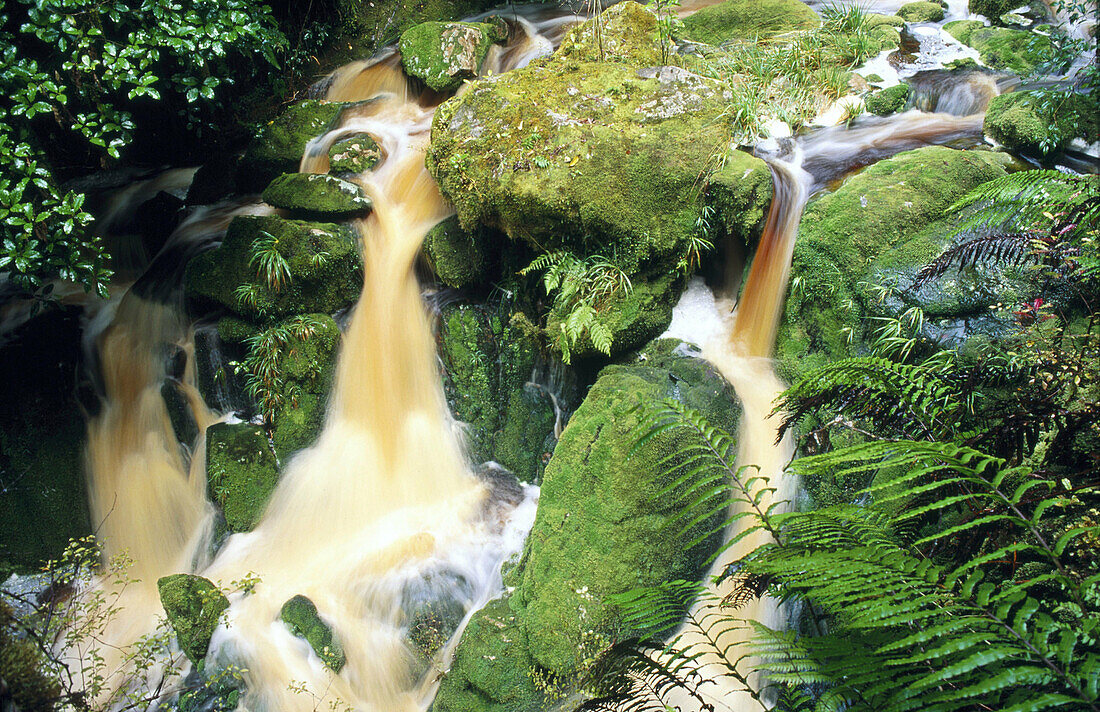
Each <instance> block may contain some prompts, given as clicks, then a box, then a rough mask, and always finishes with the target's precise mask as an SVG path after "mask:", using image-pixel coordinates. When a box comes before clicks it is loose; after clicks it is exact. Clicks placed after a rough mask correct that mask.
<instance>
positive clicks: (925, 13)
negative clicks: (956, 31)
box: [898, 2, 944, 22]
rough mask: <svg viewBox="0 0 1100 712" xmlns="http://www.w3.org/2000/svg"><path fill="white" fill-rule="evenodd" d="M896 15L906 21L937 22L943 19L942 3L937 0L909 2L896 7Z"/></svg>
mask: <svg viewBox="0 0 1100 712" xmlns="http://www.w3.org/2000/svg"><path fill="white" fill-rule="evenodd" d="M898 17H900V18H901V19H903V20H905V21H906V22H939V21H941V20H943V17H944V12H943V5H940V4H939V3H938V2H910V3H906V4H905V5H902V6H901V7H900V8H898Z"/></svg>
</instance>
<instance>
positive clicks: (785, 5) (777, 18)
mask: <svg viewBox="0 0 1100 712" xmlns="http://www.w3.org/2000/svg"><path fill="white" fill-rule="evenodd" d="M820 24H821V18H820V17H818V15H817V13H816V12H814V11H813V10H812V9H810V7H809V6H808V5H805V4H804V3H801V2H799V1H798V0H726V2H721V3H718V4H717V5H711V6H709V7H704V8H703V9H701V10H699V11H698V12H695V13H692V14H691V15H688V16H687V17H685V18H684V26H683V29H682V30H681V31H680V32H679V34H680V36H682V37H683V38H684V39H687V40H691V41H692V42H703V43H705V44H710V45H720V44H722V43H723V42H728V41H729V40H734V39H751V38H753V37H771V36H772V35H777V34H781V33H783V32H793V31H796V30H810V29H813V28H815V27H817V26H818V25H820Z"/></svg>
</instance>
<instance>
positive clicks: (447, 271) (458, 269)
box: [424, 217, 502, 289]
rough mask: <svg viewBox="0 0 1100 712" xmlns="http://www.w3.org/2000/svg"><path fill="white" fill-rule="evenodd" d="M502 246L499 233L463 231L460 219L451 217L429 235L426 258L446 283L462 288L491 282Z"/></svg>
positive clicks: (479, 228) (426, 242)
mask: <svg viewBox="0 0 1100 712" xmlns="http://www.w3.org/2000/svg"><path fill="white" fill-rule="evenodd" d="M501 244H502V237H501V235H500V234H499V233H497V232H495V231H493V230H491V229H488V228H481V227H476V228H474V229H473V230H464V229H463V228H462V225H460V224H459V222H458V218H457V217H450V218H447V219H446V220H444V221H443V222H441V223H439V224H438V225H436V226H435V227H434V228H432V229H431V231H430V232H428V235H427V237H425V238H424V256H425V257H427V259H428V264H429V265H430V266H431V268H432V271H434V272H435V273H436V275H437V276H438V277H439V279H440V280H442V281H443V283H444V284H447V285H449V286H451V287H455V288H459V289H460V288H462V287H472V286H474V285H477V284H483V283H485V282H486V281H488V280H489V279H490V277H491V274H492V271H493V268H494V267H495V266H496V265H497V263H498V260H499V252H500V248H501Z"/></svg>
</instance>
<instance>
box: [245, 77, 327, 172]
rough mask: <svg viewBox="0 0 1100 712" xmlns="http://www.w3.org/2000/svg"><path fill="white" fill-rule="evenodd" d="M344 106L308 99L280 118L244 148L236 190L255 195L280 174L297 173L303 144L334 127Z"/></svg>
mask: <svg viewBox="0 0 1100 712" xmlns="http://www.w3.org/2000/svg"><path fill="white" fill-rule="evenodd" d="M344 106H345V105H344V104H342V103H338V102H324V101H314V100H312V99H310V100H306V101H302V102H299V103H297V104H295V105H294V106H291V107H290V108H289V109H287V110H286V111H284V112H283V113H282V114H280V115H279V117H278V118H276V119H275V120H274V121H272V122H271V123H270V124H268V125H267V126H266V127H264V129H263V131H262V132H260V135H259V136H257V137H256V138H255V139H253V140H252V142H251V143H249V144H248V149H247V150H246V151H245V153H244V158H242V159H241V162H240V164H239V165H238V166H237V189H238V190H239V191H240V192H242V193H259V192H260V191H262V190H263V189H264V188H265V187H267V184H268V183H270V182H271V181H272V180H274V179H275V178H277V177H278V176H280V175H282V174H283V173H293V172H295V171H297V170H298V165H299V163H301V160H302V154H303V153H304V152H305V147H306V144H307V143H309V140H310V139H312V138H314V137H316V136H320V135H321V134H323V133H325V132H326V131H328V130H329V129H331V128H332V127H333V126H335V125H336V120H337V119H338V118H339V116H340V112H341V111H342V110H343V108H344Z"/></svg>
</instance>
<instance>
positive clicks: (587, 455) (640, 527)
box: [434, 340, 740, 710]
mask: <svg viewBox="0 0 1100 712" xmlns="http://www.w3.org/2000/svg"><path fill="white" fill-rule="evenodd" d="M679 345H680V342H679V341H676V340H663V341H657V342H652V343H650V344H649V345H647V346H646V347H645V348H644V349H643V350H642V351H643V352H644V360H643V356H642V355H640V354H639V356H638V357H637V358H636V359H634V360H633V361H632V362H631V363H628V364H622V365H612V366H608V367H606V368H605V369H603V370H602V371H601V372H600V374H599V377H598V378H597V380H596V383H595V384H594V385H593V386H592V388H591V390H590V391H589V393H588V395H587V396H586V397H585V400H584V402H583V403H582V404H581V406H580V407H579V408H578V409H577V411H576V412H575V413H574V414H573V416H572V418H571V419H570V421H569V424H568V425H567V426H566V428H565V431H564V432H563V433H562V438H561V441H560V442H559V443H558V445H557V447H556V448H555V449H554V455H553V457H551V459H550V464H549V465H548V466H547V469H546V473H545V475H544V478H543V482H542V488H541V494H540V496H539V509H538V514H537V515H536V519H535V525H534V527H533V529H532V531H531V534H530V536H529V537H528V540H527V548H526V550H525V553H524V556H523V559H522V561H521V563H520V564H519V566H518V568H517V569H516V570H515V571H513V572H511V573H509V575H508V581H509V583H510V584H511V585H514V586H515V589H514V591H513V592H512V593H511V594H510V595H509V596H507V597H506V598H505V599H503V600H501V601H496V602H493V603H492V604H490V605H489V606H487V607H486V608H485V609H484V610H482V611H481V612H479V613H478V614H477V615H476V616H475V618H474V620H473V622H471V625H470V628H468V629H467V632H466V633H465V634H464V635H463V638H462V641H461V642H460V644H459V646H458V651H457V653H456V657H455V662H454V665H453V666H452V668H451V671H450V672H449V673H448V675H447V676H446V677H445V678H444V680H443V684H442V687H441V689H440V694H439V698H438V699H437V702H436V706H435V707H434V709H436V710H461V709H487V710H507V709H529V708H530V709H545V707H540V706H539V705H538V696H537V692H536V691H535V690H534V689H533V685H532V683H531V673H532V671H535V670H539V669H542V670H543V671H544V672H549V673H551V674H552V675H558V676H561V677H562V679H563V680H566V681H568V679H569V677H570V676H571V675H572V674H573V673H575V672H576V670H577V666H578V665H579V664H580V662H581V658H583V657H584V656H585V655H587V654H591V653H593V652H595V651H596V650H598V649H601V648H600V646H601V645H604V644H606V643H608V642H609V641H610V640H611V639H612V638H613V637H619V638H621V637H624V636H629V635H631V633H632V631H630V630H629V629H628V628H626V627H625V626H624V623H623V621H622V620H621V619H620V618H619V617H618V614H617V612H616V610H615V609H614V608H613V607H612V606H610V605H609V604H608V601H607V598H608V596H610V595H612V594H615V593H619V592H622V591H625V590H628V589H631V588H634V587H636V586H645V585H650V584H654V583H657V582H659V581H667V580H670V579H675V578H687V579H692V578H695V577H696V576H699V575H701V571H702V568H701V565H702V562H703V561H704V560H705V558H706V556H707V555H708V554H709V552H710V551H711V549H710V547H711V546H713V545H714V544H715V543H716V540H715V539H714V538H713V537H710V538H705V540H704V542H703V543H702V544H700V545H699V546H698V547H696V548H695V549H693V550H690V551H688V550H685V549H684V547H683V546H682V545H679V544H677V543H674V541H675V542H682V541H684V540H685V538H684V537H683V536H678V535H677V534H676V527H674V526H670V525H669V521H670V518H671V517H673V516H675V513H676V512H677V511H678V507H677V506H676V504H675V494H665V495H661V496H659V493H660V492H661V491H662V490H663V489H664V488H665V487H666V486H667V485H669V484H670V483H671V482H672V480H671V479H670V473H669V471H670V470H674V468H675V455H674V453H676V452H678V451H680V450H681V449H682V448H683V447H684V445H685V444H686V440H684V439H683V438H684V437H685V436H684V434H683V433H682V432H672V431H670V432H666V433H663V434H661V435H658V436H657V437H655V438H653V439H652V440H650V441H648V442H647V443H646V444H645V445H643V446H642V450H641V451H639V452H637V453H635V454H633V455H632V454H631V453H632V452H633V449H634V447H635V444H636V442H637V437H638V428H639V426H640V425H641V424H642V423H643V422H644V421H645V418H646V416H645V408H647V407H653V406H656V405H657V404H658V403H659V402H661V401H663V400H664V399H668V398H672V399H675V400H677V401H679V402H681V403H684V404H686V405H687V406H688V407H691V408H694V409H696V410H699V411H701V412H702V413H704V414H705V415H706V417H708V418H709V419H711V421H712V422H713V423H714V424H716V425H718V426H719V427H722V428H725V429H728V430H732V429H733V428H735V426H736V424H737V420H738V417H739V412H740V409H739V407H738V405H737V402H736V400H735V396H734V394H733V391H732V388H731V387H730V386H729V384H727V383H726V381H725V380H724V379H723V378H722V377H721V376H720V375H719V374H717V372H715V371H714V369H713V368H711V367H710V365H709V364H707V363H706V362H704V361H701V360H699V359H696V358H693V357H690V356H687V355H685V354H684V352H683V350H681V349H678V348H677V347H678V346H679ZM639 406H641V407H640V408H639ZM668 455H673V461H672V463H669V462H666V463H664V465H662V464H659V463H660V461H661V460H662V459H664V458H665V457H666V456H668ZM714 523H715V522H711V523H710V524H709V525H713V524H714ZM709 525H708V524H705V523H704V524H702V525H700V526H701V529H700V531H702V527H706V526H709ZM687 538H688V539H690V538H691V535H687ZM474 701H477V705H480V706H477V705H475V704H474ZM464 704H465V705H470V706H468V707H464V706H462V705H464Z"/></svg>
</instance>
